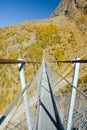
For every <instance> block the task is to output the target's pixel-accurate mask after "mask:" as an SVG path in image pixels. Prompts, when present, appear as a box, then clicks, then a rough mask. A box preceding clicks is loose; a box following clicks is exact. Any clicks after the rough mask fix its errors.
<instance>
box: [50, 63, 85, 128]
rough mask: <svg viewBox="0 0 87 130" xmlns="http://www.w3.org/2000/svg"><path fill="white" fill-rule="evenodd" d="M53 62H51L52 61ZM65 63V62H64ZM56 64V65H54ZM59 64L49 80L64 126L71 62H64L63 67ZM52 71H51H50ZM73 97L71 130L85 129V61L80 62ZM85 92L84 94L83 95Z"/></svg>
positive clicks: (66, 113)
mask: <svg viewBox="0 0 87 130" xmlns="http://www.w3.org/2000/svg"><path fill="white" fill-rule="evenodd" d="M52 64H53V63H52ZM64 65H65V64H64ZM55 66H56V65H55ZM60 66H61V65H59V67H58V66H57V69H56V71H55V73H56V74H55V75H56V76H55V75H54V78H52V80H51V82H52V84H53V88H54V96H55V99H56V103H57V107H58V111H59V113H60V117H61V120H62V123H63V125H64V128H65V129H66V127H67V120H68V111H69V102H70V93H71V91H72V90H71V89H72V87H74V86H72V79H73V71H74V68H73V64H72V65H71V64H66V65H65V68H64V67H62V71H61V67H60ZM51 72H52V71H51ZM77 88H78V89H79V90H80V91H81V92H82V93H83V95H82V93H80V91H78V90H77V92H76V98H75V105H74V112H73V119H72V130H86V129H87V63H84V64H80V70H79V78H78V84H77ZM84 94H85V96H84Z"/></svg>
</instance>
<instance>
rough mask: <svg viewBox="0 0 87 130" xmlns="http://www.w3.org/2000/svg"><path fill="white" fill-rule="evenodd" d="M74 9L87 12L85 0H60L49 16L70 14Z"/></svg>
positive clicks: (86, 1) (86, 0)
mask: <svg viewBox="0 0 87 130" xmlns="http://www.w3.org/2000/svg"><path fill="white" fill-rule="evenodd" d="M75 10H81V11H82V12H84V13H85V14H87V0H62V1H61V2H60V4H59V5H58V6H57V8H56V9H55V10H54V12H53V13H52V14H51V17H56V16H61V15H62V16H63V15H70V14H72V13H73V12H74V11H75Z"/></svg>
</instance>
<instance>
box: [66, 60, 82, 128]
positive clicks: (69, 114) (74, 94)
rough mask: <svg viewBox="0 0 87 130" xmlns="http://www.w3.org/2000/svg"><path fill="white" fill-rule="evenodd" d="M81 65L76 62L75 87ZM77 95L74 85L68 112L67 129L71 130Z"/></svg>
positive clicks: (73, 83) (73, 82)
mask: <svg viewBox="0 0 87 130" xmlns="http://www.w3.org/2000/svg"><path fill="white" fill-rule="evenodd" d="M75 60H80V59H79V58H76V59H75ZM79 65H80V64H79V63H75V64H74V73H73V81H72V85H73V86H75V87H77V82H78V74H79ZM75 97H76V89H75V88H74V87H72V92H71V97H70V105H69V113H68V122H67V130H71V127H72V117H73V111H74V104H75Z"/></svg>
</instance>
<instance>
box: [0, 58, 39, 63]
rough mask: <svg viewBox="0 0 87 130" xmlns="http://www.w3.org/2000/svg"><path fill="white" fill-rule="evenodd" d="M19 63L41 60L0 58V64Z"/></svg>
mask: <svg viewBox="0 0 87 130" xmlns="http://www.w3.org/2000/svg"><path fill="white" fill-rule="evenodd" d="M19 63H23V64H25V63H41V61H26V60H15V59H0V64H19Z"/></svg>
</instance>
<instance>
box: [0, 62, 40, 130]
mask: <svg viewBox="0 0 87 130" xmlns="http://www.w3.org/2000/svg"><path fill="white" fill-rule="evenodd" d="M39 66H40V65H39ZM39 66H38V65H37V66H36V63H35V64H32V63H31V64H26V65H24V66H23V67H24V70H25V79H26V83H27V86H26V88H25V89H23V90H22V89H21V83H20V77H19V70H18V65H13V64H10V65H9V64H5V65H0V72H1V76H0V79H2V80H3V81H2V82H1V83H0V115H1V116H0V130H19V129H21V130H28V128H27V122H26V112H25V104H24V99H23V94H24V92H25V91H26V90H27V92H28V99H29V107H30V117H31V123H32V126H33V125H34V119H35V112H36V103H37V90H38V84H37V83H38V80H39V79H38V77H39V76H38V74H39V73H40V71H39V70H38V71H37V69H38V67H39ZM36 67H37V68H36ZM31 70H32V71H31ZM36 71H37V73H36ZM10 78H11V79H10ZM5 88H6V89H5ZM5 90H6V91H5ZM13 96H14V97H13ZM4 98H5V99H4ZM6 98H7V100H6ZM10 100H11V101H10ZM3 103H4V104H3ZM2 108H4V109H2ZM4 115H6V117H5V119H4V120H3V117H4Z"/></svg>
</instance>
